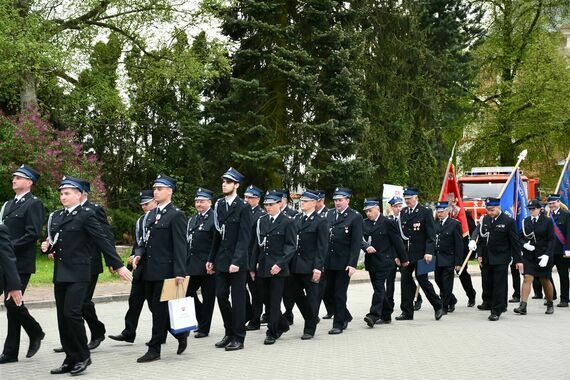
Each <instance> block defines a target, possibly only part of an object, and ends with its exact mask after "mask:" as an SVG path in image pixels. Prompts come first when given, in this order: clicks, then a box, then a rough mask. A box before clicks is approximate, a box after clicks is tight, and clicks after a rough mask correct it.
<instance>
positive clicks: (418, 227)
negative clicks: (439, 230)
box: [412, 222, 422, 231]
mask: <svg viewBox="0 0 570 380" xmlns="http://www.w3.org/2000/svg"><path fill="white" fill-rule="evenodd" d="M421 226H422V224H421V223H420V222H417V223H414V224H413V225H412V228H413V229H414V231H419V230H420V228H421Z"/></svg>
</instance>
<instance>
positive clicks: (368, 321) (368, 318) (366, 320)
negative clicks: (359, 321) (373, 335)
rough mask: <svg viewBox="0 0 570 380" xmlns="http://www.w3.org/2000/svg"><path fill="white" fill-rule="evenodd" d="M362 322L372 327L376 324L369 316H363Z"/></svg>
mask: <svg viewBox="0 0 570 380" xmlns="http://www.w3.org/2000/svg"><path fill="white" fill-rule="evenodd" d="M364 322H366V324H367V325H368V327H374V325H375V324H376V321H375V320H374V319H372V317H369V316H366V317H364Z"/></svg>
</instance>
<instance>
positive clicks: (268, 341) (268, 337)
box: [263, 335, 277, 345]
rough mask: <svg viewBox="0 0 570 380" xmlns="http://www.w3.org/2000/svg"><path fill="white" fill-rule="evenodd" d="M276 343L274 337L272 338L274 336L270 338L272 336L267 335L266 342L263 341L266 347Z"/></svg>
mask: <svg viewBox="0 0 570 380" xmlns="http://www.w3.org/2000/svg"><path fill="white" fill-rule="evenodd" d="M276 341H277V339H275V338H274V337H272V336H270V335H267V336H266V337H265V340H264V341H263V344H265V345H270V344H273V343H275V342H276Z"/></svg>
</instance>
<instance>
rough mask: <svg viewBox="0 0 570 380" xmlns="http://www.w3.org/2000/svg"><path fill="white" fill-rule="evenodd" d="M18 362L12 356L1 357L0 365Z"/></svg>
mask: <svg viewBox="0 0 570 380" xmlns="http://www.w3.org/2000/svg"><path fill="white" fill-rule="evenodd" d="M17 361H18V358H15V357H12V356H8V355H4V354H2V355H0V364H5V363H15V362H17Z"/></svg>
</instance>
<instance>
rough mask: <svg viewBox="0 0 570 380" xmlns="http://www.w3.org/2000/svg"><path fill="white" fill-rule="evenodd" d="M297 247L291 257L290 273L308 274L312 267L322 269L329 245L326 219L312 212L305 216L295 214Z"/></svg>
mask: <svg viewBox="0 0 570 380" xmlns="http://www.w3.org/2000/svg"><path fill="white" fill-rule="evenodd" d="M294 220H295V224H296V230H297V249H296V252H295V255H293V258H292V259H291V266H290V267H291V273H298V274H309V273H313V269H317V270H320V271H321V272H322V271H323V270H324V266H325V259H326V256H327V252H328V245H329V228H328V224H327V220H326V219H325V218H322V217H321V216H320V215H319V214H317V213H316V211H315V212H313V213H312V214H311V215H309V216H308V217H306V216H305V215H304V214H303V213H299V214H297V215H296V216H295V219H294Z"/></svg>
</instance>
